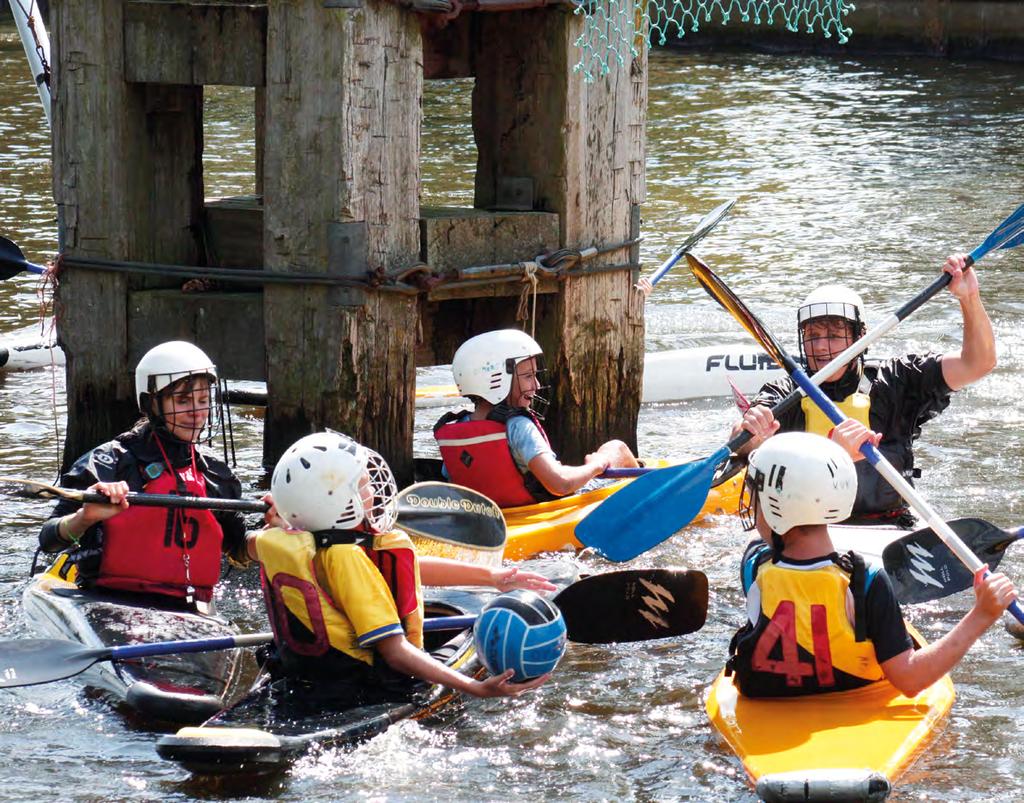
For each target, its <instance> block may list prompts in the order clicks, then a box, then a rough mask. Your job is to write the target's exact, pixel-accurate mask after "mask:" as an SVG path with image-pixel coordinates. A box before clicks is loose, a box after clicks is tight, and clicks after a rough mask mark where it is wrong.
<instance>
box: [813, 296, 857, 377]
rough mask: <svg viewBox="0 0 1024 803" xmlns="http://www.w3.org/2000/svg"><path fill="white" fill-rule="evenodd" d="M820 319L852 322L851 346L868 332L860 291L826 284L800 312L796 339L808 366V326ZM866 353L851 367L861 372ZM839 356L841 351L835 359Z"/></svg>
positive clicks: (833, 355)
mask: <svg viewBox="0 0 1024 803" xmlns="http://www.w3.org/2000/svg"><path fill="white" fill-rule="evenodd" d="M819 318H839V319H842V320H845V321H849V323H850V325H851V329H852V332H851V335H852V339H851V341H850V342H851V343H852V342H853V341H854V340H857V339H858V338H861V337H863V336H864V332H865V331H866V327H865V324H864V302H863V301H862V300H861V297H860V295H859V294H858V293H857V292H856V291H854V290H851V289H850V288H849V287H846V286H844V285H841V284H825V285H822V286H821V287H818V288H817V289H815V290H812V291H811V292H810V293H809V294H808V295H807V298H805V299H804V301H803V303H802V304H801V305H800V307H799V308H798V309H797V313H796V339H797V343H798V345H799V347H800V359H801V360H802V361H803V363H804V364H805V365H807V364H808V362H807V346H806V344H805V343H804V327H805V326H806V325H807V324H808V323H810V322H811V321H814V320H818V319H819ZM865 353H866V352H861V353H860V354H859V355H858V356H857V359H856V360H854V361H853V362H852V363H851V367H853V368H855V369H856V370H857V371H858V372H860V371H861V369H862V368H863V365H864V354H865ZM837 354H838V352H836V353H834V354H831V356H832V357H835V356H836V355H837Z"/></svg>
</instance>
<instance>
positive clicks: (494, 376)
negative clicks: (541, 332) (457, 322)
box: [452, 329, 544, 404]
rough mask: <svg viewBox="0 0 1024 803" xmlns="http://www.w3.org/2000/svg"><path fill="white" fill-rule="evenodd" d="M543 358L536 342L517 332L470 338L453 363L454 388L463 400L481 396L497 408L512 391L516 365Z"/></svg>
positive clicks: (488, 334) (501, 332) (456, 354)
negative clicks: (535, 358)
mask: <svg viewBox="0 0 1024 803" xmlns="http://www.w3.org/2000/svg"><path fill="white" fill-rule="evenodd" d="M543 354H544V352H543V351H542V350H541V347H540V346H539V345H538V343H537V341H536V340H534V339H533V338H532V337H530V336H529V335H528V334H526V332H521V331H519V330H518V329H497V330H495V331H493V332H484V333H483V334H482V335H477V336H476V337H471V338H470V339H469V340H467V341H466V342H465V343H463V344H462V345H461V346H459V348H458V350H457V351H456V352H455V357H454V358H453V359H452V373H453V374H454V375H455V384H456V385H458V388H459V393H461V394H462V395H463V396H467V397H473V396H479V397H480V398H481V399H483V400H484V401H488V402H490V403H491V404H498V403H500V402H502V401H504V400H505V398H506V397H507V396H508V394H509V392H510V391H511V390H512V377H513V376H514V375H515V370H516V365H518V364H519V363H521V362H522V361H523V360H527V359H529V358H530V357H537V358H539V357H541V356H543ZM539 367H540V366H538V368H539Z"/></svg>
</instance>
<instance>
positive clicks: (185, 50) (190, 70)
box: [124, 0, 267, 86]
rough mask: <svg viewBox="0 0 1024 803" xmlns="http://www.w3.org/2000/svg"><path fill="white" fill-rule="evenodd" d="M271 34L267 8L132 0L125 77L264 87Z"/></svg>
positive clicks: (126, 29) (126, 24)
mask: <svg viewBox="0 0 1024 803" xmlns="http://www.w3.org/2000/svg"><path fill="white" fill-rule="evenodd" d="M266 34H267V8H266V5H265V4H260V3H244V4H231V3H223V2H217V3H188V2H166V0H156V1H154V0H128V2H127V3H125V6H124V52H125V78H126V80H128V81H135V82H139V83H154V84H191V85H197V86H202V85H205V84H228V85H233V86H263V85H264V82H265V71H266Z"/></svg>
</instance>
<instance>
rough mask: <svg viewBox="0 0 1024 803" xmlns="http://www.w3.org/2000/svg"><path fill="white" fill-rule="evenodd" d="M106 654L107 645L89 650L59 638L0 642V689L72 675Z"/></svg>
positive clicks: (48, 681) (103, 657)
mask: <svg viewBox="0 0 1024 803" xmlns="http://www.w3.org/2000/svg"><path fill="white" fill-rule="evenodd" d="M109 656H110V649H109V648H99V649H92V648H89V647H83V646H82V645H81V644H79V643H77V642H74V641H64V640H61V639H16V640H13V641H4V642H0V689H10V688H14V687H15V686H33V685H35V684H37V683H51V682H52V681H55V680H63V679H64V678H70V677H74V676H75V675H77V674H79V673H81V672H84V671H85V670H86V669H88V668H89V667H90V666H92V665H93V664H94V663H96V662H97V661H102V660H104V659H105V658H108V657H109Z"/></svg>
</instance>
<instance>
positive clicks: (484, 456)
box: [434, 407, 554, 507]
mask: <svg viewBox="0 0 1024 803" xmlns="http://www.w3.org/2000/svg"><path fill="white" fill-rule="evenodd" d="M468 413H469V411H468V410H462V411H461V412H458V413H446V414H445V415H443V416H442V417H441V419H440V420H439V421H438V422H437V424H435V425H434V438H435V439H436V440H437V445H438V447H440V449H441V459H442V460H444V465H445V468H446V469H447V470H448V478H449V479H450V480H451V481H452V482H454V483H457V484H458V485H465V486H466V487H467V488H472V489H473V490H474V491H478V492H480V493H482V494H484V495H485V496H488V497H490V498H491V499H493V500H494V501H495V502H496V503H497V505H498V507H518V506H520V505H532V504H534V503H535V502H546V501H548V500H550V499H553V498H554V497H553V496H552V494H550V493H549V492H548V491H547V489H546V488H544V486H543V485H542V484H541V483H540V481H539V480H538V479H537V478H536V477H534V476H533V475H532V474H531V473H530V472H526V473H525V474H524V473H523V472H521V471H520V470H519V467H518V466H517V465H516V461H515V459H514V458H513V457H512V450H511V449H510V448H509V445H508V432H507V429H506V422H507V421H508V419H509V418H511V417H512V416H514V415H524V416H527V417H528V418H529V419H530V420H531V421H533V423H534V424H536V425H537V429H539V430H540V432H541V434H542V435H543V436H544V440H545V441H547V440H548V435H547V433H546V432H545V431H544V427H542V426H541V425H540V421H538V420H537V418H536V416H534V415H533V414H532V413H530V411H529V410H515V411H511V412H509V411H508V410H507V409H505V410H500V409H499V408H497V407H496V408H495V409H494V410H492V411H491V413H490V414H489V415H488V417H487V419H485V420H483V421H473V420H469V421H461V422H460V421H459V420H458V419H460V418H462V417H463V416H465V415H467V414H468Z"/></svg>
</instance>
